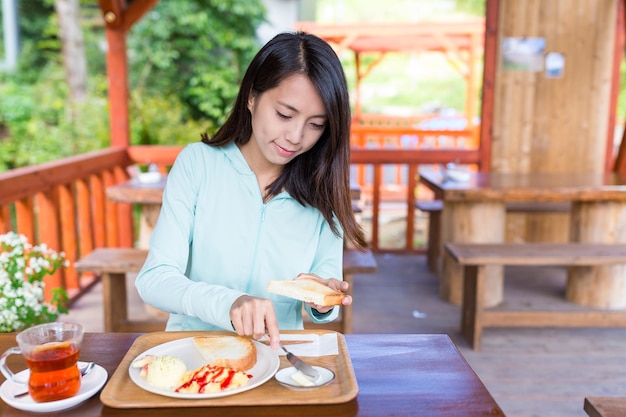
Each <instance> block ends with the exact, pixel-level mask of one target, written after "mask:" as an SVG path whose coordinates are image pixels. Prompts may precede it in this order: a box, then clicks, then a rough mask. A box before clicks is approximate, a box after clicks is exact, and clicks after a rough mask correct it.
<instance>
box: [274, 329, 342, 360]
mask: <svg viewBox="0 0 626 417" xmlns="http://www.w3.org/2000/svg"><path fill="white" fill-rule="evenodd" d="M280 340H281V341H283V342H285V341H289V340H310V341H311V342H310V343H298V344H288V343H285V348H287V350H289V352H291V353H293V354H294V355H296V356H330V355H338V354H339V345H338V343H337V333H324V334H312V333H311V334H309V333H300V334H282V333H281V335H280ZM277 353H278V354H279V355H285V352H284V351H283V350H282V349H278V350H277Z"/></svg>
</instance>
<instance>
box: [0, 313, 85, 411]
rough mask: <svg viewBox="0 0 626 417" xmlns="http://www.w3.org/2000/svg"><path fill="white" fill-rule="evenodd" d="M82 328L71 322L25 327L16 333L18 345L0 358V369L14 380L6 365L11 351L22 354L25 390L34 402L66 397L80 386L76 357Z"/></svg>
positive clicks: (8, 377)
mask: <svg viewBox="0 0 626 417" xmlns="http://www.w3.org/2000/svg"><path fill="white" fill-rule="evenodd" d="M82 339H83V327H82V326H81V325H80V324H74V323H60V322H57V323H48V324H42V325H39V326H35V327H31V328H30V329H26V330H24V331H22V332H21V333H19V334H18V335H17V343H18V346H19V347H13V348H10V349H8V350H7V351H6V352H5V353H4V354H3V355H2V356H1V357H0V371H2V373H3V374H4V376H5V377H6V378H7V379H10V380H12V381H13V382H14V383H17V384H20V383H23V382H20V381H17V380H16V379H15V374H13V372H12V371H11V370H10V369H9V368H8V367H7V366H6V358H7V357H8V356H9V355H11V354H20V353H21V354H22V356H23V357H24V359H25V360H26V364H27V365H28V369H29V370H30V376H29V378H28V392H29V394H30V396H31V398H32V399H33V400H34V401H36V402H48V401H57V400H63V399H65V398H70V397H72V396H74V395H76V393H77V392H78V390H79V389H80V383H81V375H80V371H79V369H78V366H77V363H78V356H79V354H80V347H81V344H82Z"/></svg>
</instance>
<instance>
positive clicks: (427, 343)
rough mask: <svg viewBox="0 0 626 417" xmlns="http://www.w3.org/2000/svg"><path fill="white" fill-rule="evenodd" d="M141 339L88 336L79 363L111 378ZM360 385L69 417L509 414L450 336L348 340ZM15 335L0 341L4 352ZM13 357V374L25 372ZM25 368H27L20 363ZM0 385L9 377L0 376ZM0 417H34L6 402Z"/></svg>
mask: <svg viewBox="0 0 626 417" xmlns="http://www.w3.org/2000/svg"><path fill="white" fill-rule="evenodd" d="M139 336H140V334H138V333H88V334H86V335H85V338H84V343H83V349H82V351H81V356H80V360H83V361H94V362H96V363H98V364H99V365H101V366H102V367H104V368H105V369H106V370H107V372H108V373H109V377H110V376H111V375H113V373H114V372H115V370H116V368H117V366H118V364H119V363H120V361H121V360H122V358H123V357H124V355H125V354H126V352H127V351H128V349H129V348H130V347H131V345H132V343H133V341H134V340H135V339H136V338H137V337H139ZM345 338H346V341H347V345H348V350H349V352H350V357H351V360H352V364H353V367H354V372H355V375H356V378H357V382H358V386H359V393H358V395H357V397H356V398H355V399H353V400H351V401H349V402H347V403H343V404H334V405H333V404H327V405H301V406H293V405H292V406H257V407H255V406H248V407H247V406H245V405H242V406H241V407H204V408H196V407H189V408H184V409H174V408H161V409H114V408H110V407H106V406H104V405H103V404H102V403H101V402H100V399H99V396H97V395H96V396H95V397H92V398H91V399H89V400H88V401H87V402H85V403H83V404H82V405H80V406H77V407H75V408H73V409H70V410H67V411H63V412H62V415H63V416H80V417H89V416H104V415H106V416H150V417H155V416H177V415H184V416H186V417H194V416H203V417H210V416H219V417H228V416H239V415H242V416H260V417H262V416H294V415H297V416H312V417H320V416H324V417H330V416H385V415H394V416H428V417H437V416H447V417H453V416H458V417H473V416H490V417H497V416H504V413H503V412H502V410H501V409H500V407H499V406H498V404H497V403H496V402H495V400H494V399H493V397H492V396H491V394H490V393H489V392H488V391H487V389H486V388H485V386H484V385H483V383H482V382H481V381H480V380H479V379H478V377H477V376H476V374H475V373H474V371H473V370H472V369H471V368H470V366H469V365H468V363H467V362H466V361H465V359H464V358H463V357H462V356H461V354H460V353H459V351H458V350H457V349H456V347H455V346H454V345H453V344H452V342H451V341H450V339H449V338H448V337H447V336H446V335H406V334H403V335H389V334H385V335H369V334H359V335H346V336H345ZM15 344H16V342H15V335H11V334H0V351H2V352H3V351H5V350H6V349H8V348H9V347H11V346H14V345H15ZM20 362H22V359H21V357H18V356H16V355H12V356H11V357H10V358H9V366H11V367H12V368H13V369H15V370H19V369H23V367H24V365H22V364H21V363H20ZM22 363H23V362H22ZM0 381H2V382H3V381H4V377H2V376H0ZM0 415H3V416H5V415H11V416H21V415H24V416H28V415H32V414H29V413H25V412H21V411H19V410H15V409H13V408H11V407H9V406H8V405H6V404H5V403H4V402H2V401H0Z"/></svg>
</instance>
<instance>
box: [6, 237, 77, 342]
mask: <svg viewBox="0 0 626 417" xmlns="http://www.w3.org/2000/svg"><path fill="white" fill-rule="evenodd" d="M66 266H69V261H67V260H66V259H65V253H63V252H60V253H58V252H56V251H54V250H52V249H50V248H48V247H47V246H46V245H45V244H41V245H39V246H33V245H31V244H30V243H29V242H28V239H27V238H26V236H24V235H20V234H17V233H15V232H9V233H6V234H3V235H0V333H7V332H13V331H19V330H22V329H25V328H27V327H30V326H33V325H36V324H41V323H48V322H52V321H55V320H56V319H57V318H58V316H59V314H60V313H66V312H67V311H68V310H67V307H66V306H67V302H68V297H67V293H66V292H65V290H64V289H63V288H55V289H53V290H52V300H51V301H50V303H46V302H45V301H44V286H45V283H44V277H45V276H46V275H52V274H54V273H55V272H56V271H57V270H58V269H59V268H61V267H66Z"/></svg>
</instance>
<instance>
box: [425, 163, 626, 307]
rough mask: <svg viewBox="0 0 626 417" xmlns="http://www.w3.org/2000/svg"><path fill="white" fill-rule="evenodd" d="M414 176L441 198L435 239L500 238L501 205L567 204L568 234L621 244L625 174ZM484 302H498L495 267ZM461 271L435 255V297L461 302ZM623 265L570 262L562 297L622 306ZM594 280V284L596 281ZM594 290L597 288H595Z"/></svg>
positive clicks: (625, 227)
mask: <svg viewBox="0 0 626 417" xmlns="http://www.w3.org/2000/svg"><path fill="white" fill-rule="evenodd" d="M420 181H421V183H422V184H424V185H426V186H427V187H428V188H429V189H431V190H432V191H433V192H434V194H435V197H436V198H438V199H441V200H443V202H444V209H443V212H442V242H443V243H446V242H458V243H500V242H503V241H504V238H505V225H506V217H505V203H508V202H533V201H536V202H571V203H572V212H571V216H570V218H571V224H570V239H571V241H573V242H583V243H626V176H624V175H621V176H620V175H616V174H502V173H473V174H471V176H470V179H469V180H468V181H463V182H455V181H450V180H445V179H444V176H443V174H442V173H441V172H436V171H432V170H424V171H422V172H420ZM484 273H485V280H486V282H487V286H488V287H489V289H490V291H489V293H488V294H485V296H486V297H487V299H486V300H485V302H486V305H487V306H493V305H497V304H499V303H500V302H501V301H502V273H503V267H502V266H497V265H494V266H489V267H488V268H486V269H485V271H484ZM461 274H462V268H461V267H459V266H457V265H455V264H454V262H453V261H452V259H451V258H450V255H449V254H444V255H443V257H442V268H441V276H440V278H441V283H440V285H441V286H440V289H441V291H440V292H441V296H442V298H443V299H445V300H447V301H450V302H452V303H455V304H460V303H461V297H462V282H461V276H462V275H461ZM624 276H626V267H625V266H624V265H612V266H597V267H592V268H589V267H574V268H570V269H569V272H568V284H567V291H566V298H567V299H568V300H570V301H572V302H575V303H577V304H580V305H584V306H588V307H597V308H625V307H626V297H625V296H624V294H623V290H622V288H623V286H624V282H623V280H624ZM600 283H601V286H600ZM598 288H602V290H601V291H600V290H598Z"/></svg>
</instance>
